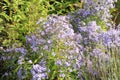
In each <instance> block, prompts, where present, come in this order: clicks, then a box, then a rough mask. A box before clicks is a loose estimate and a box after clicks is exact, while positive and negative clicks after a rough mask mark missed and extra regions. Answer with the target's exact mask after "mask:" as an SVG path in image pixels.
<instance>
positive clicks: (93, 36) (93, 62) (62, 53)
mask: <svg viewBox="0 0 120 80" xmlns="http://www.w3.org/2000/svg"><path fill="white" fill-rule="evenodd" d="M84 1H87V2H84V3H83V4H85V5H84V6H83V9H81V10H80V12H79V11H78V12H77V13H78V14H75V13H74V14H71V15H68V16H57V15H50V16H48V17H47V18H46V19H42V18H41V19H40V20H39V21H38V22H37V23H36V24H37V25H39V26H40V27H39V28H37V29H36V31H35V32H34V33H31V34H29V35H26V37H25V38H26V41H25V43H24V45H23V46H21V47H14V46H12V47H9V48H7V49H4V48H3V47H0V54H1V56H0V68H1V70H0V76H1V78H0V79H1V80H31V79H32V80H119V79H120V76H119V74H120V68H119V66H120V64H119V62H120V50H119V48H120V30H119V29H113V28H112V27H110V28H109V29H106V30H103V28H102V27H101V26H102V25H99V23H98V20H96V18H95V16H96V17H97V18H99V20H100V21H102V20H103V22H104V23H105V25H106V24H108V23H109V18H110V14H109V11H108V14H109V16H105V17H104V15H105V14H104V13H103V14H104V15H98V14H100V13H101V12H102V11H103V12H104V10H106V9H103V8H102V9H101V10H100V12H99V11H97V9H98V8H97V9H96V7H95V6H96V5H98V7H99V8H100V7H102V6H104V5H103V4H106V6H108V7H107V8H108V9H109V8H113V7H112V6H113V1H112V0H110V1H111V2H107V1H106V0H104V1H103V2H94V0H90V1H88V0H84ZM109 4H110V5H112V6H110V5H109ZM89 6H91V7H89ZM87 7H89V8H87ZM94 11H95V12H94ZM106 13H107V12H106ZM78 16H79V17H78ZM103 17H104V18H106V19H105V20H104V19H102V18H103ZM71 19H72V20H71ZM79 19H81V20H79ZM106 26H107V25H106ZM14 45H15V46H17V45H18V44H14Z"/></svg>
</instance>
